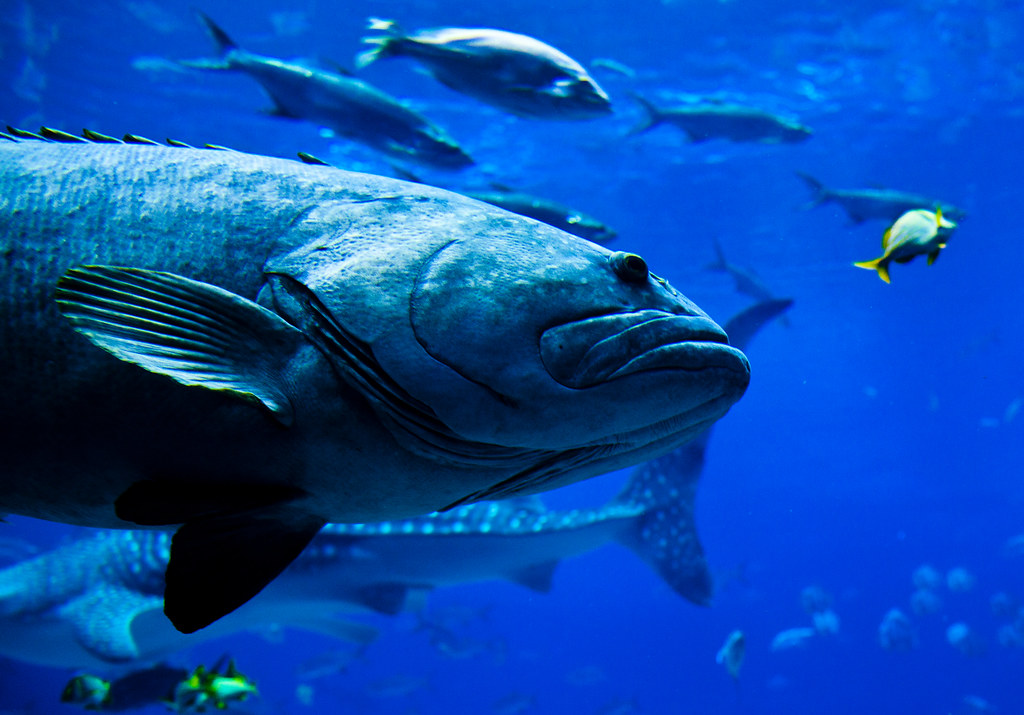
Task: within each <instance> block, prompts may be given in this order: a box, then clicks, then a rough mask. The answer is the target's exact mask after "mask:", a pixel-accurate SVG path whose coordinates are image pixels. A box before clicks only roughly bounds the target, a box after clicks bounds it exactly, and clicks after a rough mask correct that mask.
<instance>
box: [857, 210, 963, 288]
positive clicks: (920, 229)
mask: <svg viewBox="0 0 1024 715" xmlns="http://www.w3.org/2000/svg"><path fill="white" fill-rule="evenodd" d="M955 228H956V224H955V223H953V222H952V221H950V220H949V219H945V218H943V217H942V209H941V208H938V209H935V210H934V211H930V210H928V209H914V210H912V211H907V212H906V213H905V214H903V215H902V216H900V217H899V218H898V219H896V223H894V224H893V225H892V226H890V227H889V228H888V229H886V231H885V235H883V236H882V249H883V250H884V253H883V254H882V256H881V257H880V258H876V259H875V260H873V261H864V262H863V263H854V264H853V265H855V266H857V267H858V268H867V269H868V270H871V271H878V277H879V278H881V279H882V280H883V281H885V282H886V283H889V282H890V281H889V264H890V263H891V262H893V261H896V262H897V263H909V262H910V261H911V260H913V259H914V258H915V257H917V256H922V255H927V256H928V265H929V266H930V265H931V264H933V263H935V259H936V258H938V257H939V251H941V250H942V249H943V248H945V247H946V241H947V240H948V239H949V235H950V233H952V231H953V229H955Z"/></svg>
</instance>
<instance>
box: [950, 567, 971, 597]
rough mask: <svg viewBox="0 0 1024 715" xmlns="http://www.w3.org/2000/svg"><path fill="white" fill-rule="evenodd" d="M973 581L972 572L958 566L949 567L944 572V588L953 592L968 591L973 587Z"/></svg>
mask: <svg viewBox="0 0 1024 715" xmlns="http://www.w3.org/2000/svg"><path fill="white" fill-rule="evenodd" d="M974 581H975V578H974V574H972V573H971V572H970V571H968V570H967V569H965V568H963V567H960V566H957V567H956V568H953V569H950V570H949V572H948V573H947V574H946V588H948V589H949V590H950V591H953V592H954V593H966V592H967V591H970V590H971V589H972V588H974Z"/></svg>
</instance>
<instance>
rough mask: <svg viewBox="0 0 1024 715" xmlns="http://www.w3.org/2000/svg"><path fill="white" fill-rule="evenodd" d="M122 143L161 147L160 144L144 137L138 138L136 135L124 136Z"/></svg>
mask: <svg viewBox="0 0 1024 715" xmlns="http://www.w3.org/2000/svg"><path fill="white" fill-rule="evenodd" d="M124 141H125V144H148V145H151V146H162V144H160V142H155V141H153V140H152V139H147V138H146V137H140V136H139V135H138V134H125V135H124Z"/></svg>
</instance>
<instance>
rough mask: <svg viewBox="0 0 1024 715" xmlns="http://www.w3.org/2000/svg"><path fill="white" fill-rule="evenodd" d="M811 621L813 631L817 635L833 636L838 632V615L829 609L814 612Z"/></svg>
mask: <svg viewBox="0 0 1024 715" xmlns="http://www.w3.org/2000/svg"><path fill="white" fill-rule="evenodd" d="M811 620H812V621H813V622H814V630H815V631H817V633H818V634H819V635H823V636H834V635H835V634H836V633H838V632H839V615H838V614H837V613H836V612H835V611H833V610H832V609H831V608H826V609H825V610H824V611H815V612H814V613H813V614H812V615H811Z"/></svg>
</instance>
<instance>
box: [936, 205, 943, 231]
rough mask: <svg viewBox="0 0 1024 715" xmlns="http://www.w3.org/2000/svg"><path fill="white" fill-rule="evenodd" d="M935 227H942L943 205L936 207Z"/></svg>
mask: <svg viewBox="0 0 1024 715" xmlns="http://www.w3.org/2000/svg"><path fill="white" fill-rule="evenodd" d="M935 227H936V228H942V207H941V206H936V207H935Z"/></svg>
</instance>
